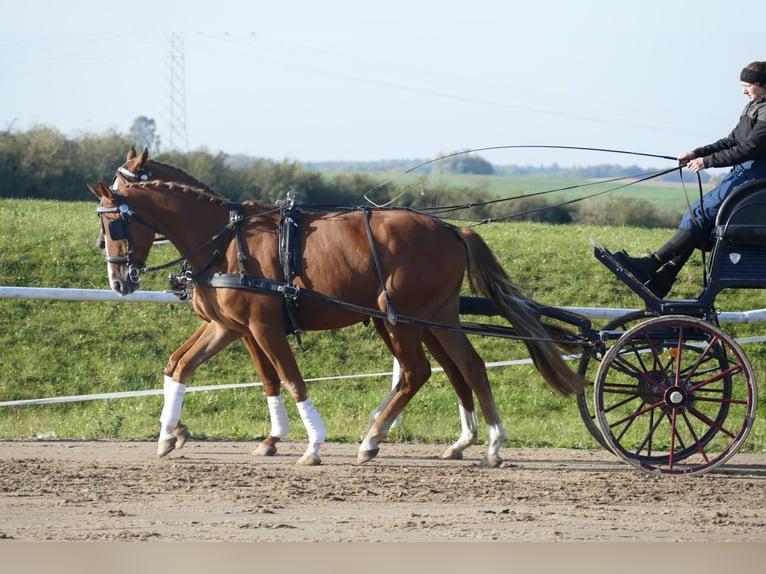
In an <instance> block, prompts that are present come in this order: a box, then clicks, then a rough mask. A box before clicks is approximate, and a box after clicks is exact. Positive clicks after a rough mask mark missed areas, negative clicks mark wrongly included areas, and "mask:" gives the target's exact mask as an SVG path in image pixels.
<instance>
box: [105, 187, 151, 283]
mask: <svg viewBox="0 0 766 574" xmlns="http://www.w3.org/2000/svg"><path fill="white" fill-rule="evenodd" d="M114 197H115V198H116V199H117V200H118V205H115V206H104V205H99V206H98V208H97V209H96V212H97V213H98V217H99V219H100V220H101V233H102V234H103V236H104V238H106V237H109V238H110V239H111V240H112V241H123V240H124V241H125V242H126V253H127V255H125V256H122V255H109V254H108V253H107V254H106V262H107V263H111V264H114V265H125V266H127V267H128V277H129V278H130V281H131V282H133V283H140V282H141V273H143V272H144V271H145V270H146V268H145V267H144V264H145V263H144V261H141V260H139V259H136V258H135V257H134V249H133V238H132V235H131V233H130V224H131V222H132V221H135V222H136V223H139V224H141V225H143V226H145V227H148V228H149V229H150V230H151V231H152V232H154V234H155V235H156V233H157V229H156V228H155V227H154V226H153V225H152V224H150V223H149V222H147V221H145V220H144V219H143V218H142V217H141V216H139V215H138V214H137V213H136V212H135V211H133V210H132V209H131V208H130V207H129V206H128V204H127V203H125V202H124V200H123V199H122V196H120V195H119V194H117V193H115V194H114ZM106 213H118V214H119V215H120V218H119V219H109V220H107V223H106V225H105V224H104V217H103V215H104V214H106ZM107 228H108V229H109V234H108V235H107V233H106V230H107Z"/></svg>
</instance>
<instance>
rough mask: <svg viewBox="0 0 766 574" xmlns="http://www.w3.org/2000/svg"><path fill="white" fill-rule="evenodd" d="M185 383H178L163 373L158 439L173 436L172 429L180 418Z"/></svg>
mask: <svg viewBox="0 0 766 574" xmlns="http://www.w3.org/2000/svg"><path fill="white" fill-rule="evenodd" d="M185 393H186V385H184V384H182V383H178V382H176V381H174V380H173V379H171V378H170V377H168V376H167V375H165V385H164V395H165V404H163V405H162V414H160V423H161V424H162V428H161V430H160V439H166V438H170V437H172V436H173V429H174V428H176V425H177V424H178V421H179V420H181V408H182V407H183V404H184V394H185Z"/></svg>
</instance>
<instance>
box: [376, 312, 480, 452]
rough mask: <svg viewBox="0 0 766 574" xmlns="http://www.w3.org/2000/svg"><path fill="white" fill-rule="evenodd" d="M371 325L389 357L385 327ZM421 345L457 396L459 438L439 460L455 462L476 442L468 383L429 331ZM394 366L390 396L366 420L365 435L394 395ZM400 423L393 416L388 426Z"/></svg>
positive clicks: (398, 376) (389, 345)
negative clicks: (435, 362)
mask: <svg viewBox="0 0 766 574" xmlns="http://www.w3.org/2000/svg"><path fill="white" fill-rule="evenodd" d="M373 322H374V325H375V329H376V330H377V332H378V334H379V335H380V337H381V338H382V339H383V341H384V342H385V343H386V346H387V347H388V349H389V351H391V352H392V353H393V352H394V350H393V346H392V344H391V338H390V337H389V335H388V332H387V331H386V329H385V324H384V323H383V321H382V320H381V319H374V320H373ZM423 342H424V343H425V344H426V346H427V347H428V350H429V351H430V352H431V355H433V357H434V359H436V360H437V361H438V363H439V364H440V365H441V366H442V368H443V369H444V372H445V373H446V375H447V378H448V379H449V381H450V384H451V385H452V387H453V388H454V389H455V394H457V396H458V409H459V411H460V425H461V434H460V438H459V439H458V440H457V442H455V444H453V445H452V446H450V447H449V448H448V449H447V450H445V451H444V452H443V453H442V455H441V458H443V459H455V460H459V459H462V458H463V451H464V450H465V449H466V448H468V447H469V446H472V445H474V444H476V443H477V442H478V440H479V432H478V424H477V421H476V409H475V407H474V402H473V394H472V392H471V387H469V386H468V383H466V381H465V379H464V378H463V376H462V374H461V373H460V370H459V369H458V368H457V366H456V365H455V363H454V362H453V361H452V359H450V358H449V355H447V354H446V353H445V352H444V349H443V348H442V347H441V345H440V343H439V341H438V339H436V338H435V337H434V336H433V335H432V334H431V333H430V332H429V331H424V332H423ZM396 363H397V364H396V367H397V369H396V370H397V371H398V372H395V373H394V376H395V377H396V380H397V383H396V385H394V387H393V389H392V390H391V393H389V395H388V396H387V397H386V398H385V399H384V400H383V402H382V403H381V404H380V405H379V406H378V407H377V408H376V409H375V410H374V411H373V413H372V415H371V417H370V423H369V425H368V426H367V432H369V430H370V428H371V427H372V423H373V422H375V420H376V419H377V418H378V417H379V416H380V414H381V413H382V412H383V410H384V409H385V408H386V407H387V406H388V404H389V403H390V402H391V400H392V399H393V398H394V396H395V395H396V391H397V387H398V385H399V383H400V382H401V378H402V376H401V368H400V367H399V364H398V361H397V362H396ZM400 419H401V415H399V416H397V418H396V419H395V420H394V422H393V423H392V428H393V426H394V425H396V423H397V421H399V420H400ZM384 438H385V437H384Z"/></svg>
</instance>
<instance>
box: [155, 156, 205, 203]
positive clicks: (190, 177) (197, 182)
mask: <svg viewBox="0 0 766 574" xmlns="http://www.w3.org/2000/svg"><path fill="white" fill-rule="evenodd" d="M146 164H147V167H149V168H150V169H151V166H152V165H156V166H161V167H162V168H163V169H167V170H169V171H171V172H174V173H177V174H179V177H178V179H186V180H189V181H193V182H195V183H194V187H197V188H199V189H203V190H205V191H207V193H210V194H212V195H217V196H220V194H219V193H218V192H216V191H215V190H214V189H213V188H212V187H210V186H209V185H207V184H206V183H203V182H202V181H200V180H198V179H197V178H196V177H194V176H193V175H191V174H190V173H189V172H187V171H185V170H183V169H181V168H180V167H176V166H174V165H170V164H169V163H164V162H161V161H157V160H156V159H148V160H146Z"/></svg>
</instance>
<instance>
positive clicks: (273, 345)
mask: <svg viewBox="0 0 766 574" xmlns="http://www.w3.org/2000/svg"><path fill="white" fill-rule="evenodd" d="M279 311H280V316H281V309H279ZM259 319H260V320H256V321H253V323H252V324H251V333H252V334H253V337H254V341H255V344H256V345H257V346H258V347H259V348H260V349H261V350H262V351H263V357H264V358H265V359H266V360H267V361H268V362H269V363H270V364H271V365H272V366H273V368H274V369H275V372H276V374H277V379H278V380H280V381H281V382H282V384H284V386H285V387H286V388H287V390H288V392H289V393H290V396H291V397H292V399H293V401H295V406H296V407H298V414H300V417H301V421H302V422H303V426H304V427H305V428H306V432H307V433H308V438H309V444H308V447H307V448H306V452H305V453H303V456H301V458H300V459H299V460H298V464H302V465H307V466H315V465H319V464H322V459H321V458H320V457H319V447H320V446H321V445H322V443H323V442H324V440H325V436H326V434H327V431H326V429H325V424H324V421H322V417H321V416H320V415H319V411H317V409H316V407H315V406H314V403H313V402H311V399H310V398H309V397H308V393H307V391H306V381H304V380H303V376H302V375H301V372H300V369H299V368H298V363H297V362H296V360H295V356H294V355H293V352H292V350H291V349H290V344H289V342H288V341H287V337H286V336H284V335H282V336H275V335H274V333H275V332H279V333H284V332H285V330H284V325H282V326H281V330H279V331H275V329H274V326H273V325H271V324H270V323H268V322H266V321H263V314H261V315H259ZM276 325H279V322H276Z"/></svg>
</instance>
